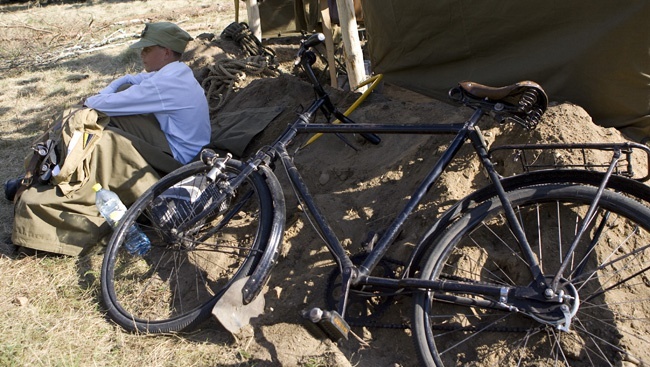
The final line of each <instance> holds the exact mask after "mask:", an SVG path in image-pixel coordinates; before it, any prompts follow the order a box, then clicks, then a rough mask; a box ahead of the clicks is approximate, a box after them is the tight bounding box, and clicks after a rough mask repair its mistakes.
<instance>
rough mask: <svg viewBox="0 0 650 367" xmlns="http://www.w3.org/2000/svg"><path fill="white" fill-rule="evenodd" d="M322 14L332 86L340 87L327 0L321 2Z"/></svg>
mask: <svg viewBox="0 0 650 367" xmlns="http://www.w3.org/2000/svg"><path fill="white" fill-rule="evenodd" d="M320 13H321V18H322V19H323V34H325V48H326V50H327V65H328V69H329V71H330V85H331V86H332V87H335V88H336V87H338V80H336V60H334V37H333V31H332V21H331V20H330V9H329V6H328V4H327V0H320Z"/></svg>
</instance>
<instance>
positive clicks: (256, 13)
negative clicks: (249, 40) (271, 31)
mask: <svg viewBox="0 0 650 367" xmlns="http://www.w3.org/2000/svg"><path fill="white" fill-rule="evenodd" d="M246 12H247V13H248V27H249V28H250V29H251V32H252V33H253V35H254V36H255V37H257V39H258V40H260V41H262V22H261V21H260V7H259V5H258V4H257V0H246Z"/></svg>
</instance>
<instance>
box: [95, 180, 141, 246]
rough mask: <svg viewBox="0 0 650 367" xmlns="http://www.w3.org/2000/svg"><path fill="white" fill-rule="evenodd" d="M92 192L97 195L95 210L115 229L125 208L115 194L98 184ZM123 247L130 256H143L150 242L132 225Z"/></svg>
mask: <svg viewBox="0 0 650 367" xmlns="http://www.w3.org/2000/svg"><path fill="white" fill-rule="evenodd" d="M93 190H95V192H96V193H97V194H96V196H95V204H96V205H97V210H99V213H100V214H101V215H102V216H103V217H104V218H105V219H106V221H107V222H108V224H110V226H111V227H112V228H115V227H117V223H118V222H119V221H120V219H122V216H124V213H126V206H125V205H124V204H123V203H122V200H120V198H119V196H117V194H116V193H114V192H113V191H110V190H107V189H104V188H102V185H100V184H95V185H93ZM124 247H125V248H126V250H127V251H128V252H129V253H130V254H131V255H144V254H146V253H147V252H148V251H149V249H150V248H151V241H150V240H149V237H147V235H146V234H144V232H142V230H140V228H139V227H138V226H137V224H133V225H132V226H131V227H130V228H129V230H128V232H127V234H126V240H125V241H124Z"/></svg>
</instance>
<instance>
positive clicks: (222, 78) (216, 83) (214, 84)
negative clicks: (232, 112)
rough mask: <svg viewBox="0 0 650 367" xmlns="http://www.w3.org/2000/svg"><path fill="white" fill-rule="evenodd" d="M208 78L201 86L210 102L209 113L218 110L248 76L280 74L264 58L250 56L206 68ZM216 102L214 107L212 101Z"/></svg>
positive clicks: (219, 62) (274, 75) (222, 61)
mask: <svg viewBox="0 0 650 367" xmlns="http://www.w3.org/2000/svg"><path fill="white" fill-rule="evenodd" d="M208 70H209V71H208V76H207V77H206V78H205V79H203V82H202V83H201V86H202V87H203V89H205V90H206V97H207V98H208V101H209V102H211V103H210V105H211V107H210V113H211V114H212V113H213V112H216V111H217V110H219V109H220V108H221V107H222V106H223V104H224V103H225V101H226V99H227V98H228V96H230V94H231V93H232V92H233V91H234V90H236V89H237V88H238V87H239V85H240V83H241V82H243V81H244V80H246V78H247V77H248V76H250V75H254V76H259V77H277V76H279V75H280V72H279V71H278V70H277V69H275V68H274V67H272V66H271V65H269V62H268V60H267V58H266V57H264V56H251V57H247V58H246V59H243V60H235V59H228V58H226V59H221V60H217V62H216V63H215V64H214V65H210V66H209V67H208ZM214 100H216V106H213V105H214V103H212V101H214Z"/></svg>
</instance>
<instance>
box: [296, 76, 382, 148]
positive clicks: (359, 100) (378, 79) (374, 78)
mask: <svg viewBox="0 0 650 367" xmlns="http://www.w3.org/2000/svg"><path fill="white" fill-rule="evenodd" d="M383 78H384V74H378V75H375V76H372V77H370V78H368V79H366V80H364V81H363V82H361V83H360V84H359V85H358V86H357V87H356V88H355V90H356V89H358V88H361V87H363V86H365V85H368V84H370V83H372V84H371V85H370V87H368V89H367V90H366V91H365V92H363V94H362V95H361V96H359V98H357V100H356V101H354V103H353V104H352V106H350V107H349V108H348V109H347V110H346V111H345V112H343V115H345V116H349V115H350V114H351V113H352V111H354V110H355V109H356V108H357V107H359V105H360V104H361V103H363V101H365V100H366V98H367V97H368V96H369V95H370V93H371V92H372V91H373V90H374V89H375V88H376V87H377V85H379V83H380V82H381V80H382V79H383ZM332 123H333V124H340V123H341V121H339V120H334V122H332ZM322 135H323V133H318V134H314V136H312V137H311V138H310V139H309V140H308V141H307V142H306V143H305V144H304V145H303V146H302V147H301V148H304V147H306V146H307V145H309V144H311V143H313V142H314V141H316V139H318V138H320V137H321V136H322Z"/></svg>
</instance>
